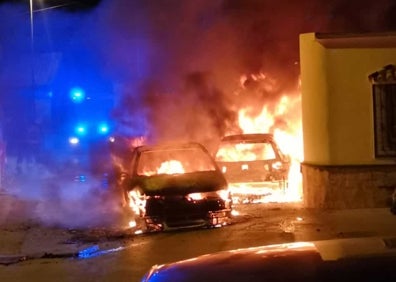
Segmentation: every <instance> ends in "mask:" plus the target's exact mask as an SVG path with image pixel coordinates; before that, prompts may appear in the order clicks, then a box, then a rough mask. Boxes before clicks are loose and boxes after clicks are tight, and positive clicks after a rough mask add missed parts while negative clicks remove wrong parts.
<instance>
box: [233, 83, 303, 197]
mask: <svg viewBox="0 0 396 282" xmlns="http://www.w3.org/2000/svg"><path fill="white" fill-rule="evenodd" d="M253 79H255V80H259V79H263V80H264V79H266V77H265V76H259V77H253ZM241 82H243V81H241ZM264 86H265V85H264ZM273 87H274V86H273V84H271V85H267V88H269V89H268V90H269V91H271V90H272V88H273ZM255 110H256V111H252V109H251V108H249V107H245V108H241V109H240V110H239V111H238V123H239V127H240V128H241V130H242V133H244V134H248V133H272V134H273V135H274V139H275V141H276V143H277V144H278V146H279V148H280V150H281V151H282V153H283V154H285V155H288V156H289V157H290V170H289V175H288V185H287V187H286V188H285V189H271V188H264V187H263V188H257V187H255V188H252V187H251V186H250V185H248V184H247V183H246V185H245V183H242V184H239V185H238V186H235V187H234V186H233V185H230V189H231V191H238V194H244V193H245V194H249V193H250V194H251V193H252V191H253V193H256V194H257V195H258V194H261V195H266V196H265V197H262V198H258V199H256V200H254V201H253V202H260V203H263V202H264V203H267V202H300V201H301V200H302V175H301V173H300V162H301V161H302V159H303V145H302V122H301V95H300V94H299V92H298V91H297V90H296V91H295V93H283V95H281V96H280V98H279V99H278V100H276V101H274V100H272V101H271V103H269V104H266V105H264V106H263V107H262V109H261V111H257V109H255ZM252 112H255V113H256V114H251V113H252ZM257 112H258V114H257ZM279 121H282V122H279ZM242 145H243V144H242ZM232 154H235V152H232ZM240 154H241V155H240V156H239V157H240V159H241V160H244V159H246V155H244V151H243V150H242V151H241V152H240ZM233 157H234V158H235V156H233ZM250 158H251V159H256V158H255V157H250ZM257 158H259V156H257Z"/></svg>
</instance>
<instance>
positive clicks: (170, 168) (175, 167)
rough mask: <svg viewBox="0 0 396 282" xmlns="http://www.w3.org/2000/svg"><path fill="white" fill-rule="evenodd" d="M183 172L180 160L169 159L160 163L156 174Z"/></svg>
mask: <svg viewBox="0 0 396 282" xmlns="http://www.w3.org/2000/svg"><path fill="white" fill-rule="evenodd" d="M177 173H184V168H183V165H182V163H181V162H179V161H175V160H171V161H166V162H163V163H162V164H161V166H160V167H159V169H158V174H177Z"/></svg>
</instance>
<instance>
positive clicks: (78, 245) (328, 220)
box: [0, 189, 396, 265]
mask: <svg viewBox="0 0 396 282" xmlns="http://www.w3.org/2000/svg"><path fill="white" fill-rule="evenodd" d="M0 203H1V204H0V265H10V264H14V263H18V262H20V261H25V260H30V259H37V258H61V257H78V256H85V255H89V254H90V253H95V252H98V251H103V250H106V249H111V248H113V247H114V246H115V245H117V246H119V245H120V242H121V243H122V241H124V242H125V244H127V242H130V241H131V240H133V237H134V236H135V235H134V234H131V233H129V232H126V231H125V229H122V228H120V227H119V226H118V227H114V226H111V225H107V224H104V225H90V224H87V221H84V220H83V221H81V222H82V223H83V225H78V224H77V223H78V222H79V221H78V219H80V220H81V218H83V216H82V215H81V214H80V216H79V210H78V205H77V204H76V202H73V204H72V203H71V202H68V203H67V207H68V209H65V208H62V209H57V210H54V209H52V210H51V209H50V208H48V207H49V206H45V205H44V206H43V203H41V202H40V201H38V200H37V199H32V198H21V197H20V196H18V197H17V196H16V195H15V193H11V192H10V191H7V190H5V189H0ZM61 204H62V203H61ZM57 205H58V206H59V203H58V204H57ZM94 205H97V202H94ZM70 206H72V207H71V210H72V211H73V210H75V212H76V213H73V212H71V210H70V209H69V208H70ZM43 207H44V209H43ZM58 208H59V207H58ZM88 208H89V206H88ZM253 209H256V210H257V209H258V208H255V207H253V208H252V209H251V210H252V211H253ZM290 209H293V211H298V213H300V214H303V215H304V220H305V225H303V224H302V225H301V226H304V228H305V229H306V230H307V231H304V232H305V234H308V233H309V232H311V233H312V234H314V235H315V236H316V237H318V236H317V235H318V234H319V233H321V234H320V236H321V238H327V237H331V236H336V237H338V238H350V237H369V236H382V237H395V238H396V216H395V215H393V214H392V213H391V212H390V210H389V208H375V209H349V210H310V209H305V208H304V207H302V205H301V204H299V205H282V204H278V205H277V206H272V207H271V213H272V214H277V216H278V217H279V218H282V213H283V214H284V215H286V214H290ZM38 210H41V212H40V213H38ZM55 211H56V212H58V213H59V212H61V213H62V217H66V215H67V213H70V216H69V217H71V218H72V219H73V220H74V221H68V222H67V224H62V222H60V221H57V220H54V219H57V217H56V216H55V215H56V212H55ZM93 212H97V211H93ZM255 213H256V214H257V215H260V213H262V211H255ZM293 214H295V213H293ZM43 215H45V217H43ZM51 216H52V217H51ZM79 217H80V218H79ZM99 217H101V218H103V214H100V215H99ZM44 219H45V220H44ZM48 219H51V220H48ZM89 220H91V221H89V222H94V220H92V217H90V218H89ZM296 220H298V219H296ZM71 222H74V223H75V224H71ZM312 222H320V223H321V225H318V224H316V225H313V224H311V223H312ZM63 223H64V222H63ZM318 226H325V228H318ZM305 229H304V230H305ZM285 232H293V231H288V230H285ZM316 237H315V238H316ZM304 238H305V237H304ZM307 238H310V237H307Z"/></svg>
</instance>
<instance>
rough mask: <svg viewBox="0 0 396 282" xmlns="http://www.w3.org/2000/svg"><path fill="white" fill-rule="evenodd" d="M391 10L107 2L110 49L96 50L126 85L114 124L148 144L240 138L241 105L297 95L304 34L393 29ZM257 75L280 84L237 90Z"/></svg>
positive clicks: (236, 1) (235, 0) (231, 1)
mask: <svg viewBox="0 0 396 282" xmlns="http://www.w3.org/2000/svg"><path fill="white" fill-rule="evenodd" d="M132 3H133V4H132ZM395 6H396V5H395V4H394V3H393V2H392V1H390V0H380V1H379V2H378V1H377V2H372V1H365V0H363V1H342V0H332V1H308V0H305V1H294V2H293V1H292V2H290V1H284V0H281V1H261V0H260V1H258V0H248V1H240V0H223V1H171V0H167V1H126V0H120V1H116V2H114V1H103V5H102V7H101V8H102V9H101V10H100V12H99V13H100V17H99V18H100V19H101V20H100V21H101V23H102V24H101V26H104V27H105V28H104V29H103V28H101V29H100V30H101V36H104V38H106V39H105V40H104V41H105V42H111V46H106V47H105V48H103V46H101V47H99V49H101V50H100V53H101V55H100V56H101V57H102V58H105V62H106V69H107V70H108V71H109V75H112V76H113V79H116V80H118V81H119V82H120V84H121V85H123V86H124V91H123V92H121V93H117V94H120V97H121V98H120V103H119V104H117V108H116V111H115V116H114V117H115V119H120V120H121V119H122V118H121V117H123V118H125V117H126V116H129V119H128V120H129V123H130V127H131V128H132V129H133V128H138V127H139V126H140V125H141V124H142V123H144V128H145V129H146V132H145V133H146V134H147V135H149V136H152V139H153V142H155V141H157V142H158V141H161V140H167V139H169V138H173V139H182V140H191V139H192V140H197V141H202V140H205V139H207V138H208V137H209V138H215V139H216V138H219V137H221V136H222V135H223V134H225V133H226V132H228V133H230V132H233V131H234V132H237V131H238V130H240V129H239V128H238V123H237V120H236V117H237V112H238V110H240V109H241V107H250V108H251V109H252V113H254V112H258V111H260V110H261V109H262V107H263V105H271V104H275V103H277V102H278V100H279V97H280V96H281V95H284V94H285V93H293V95H295V93H297V92H298V91H296V89H297V88H298V79H299V64H298V61H299V49H298V36H299V34H300V33H304V32H370V31H385V30H389V29H390V28H392V27H394V24H393V26H392V23H393V21H392V19H391V17H392V16H391V15H392V14H391V12H392V10H393V11H394V9H395ZM125 7H131V8H130V9H126V8H125ZM95 30H97V29H95ZM109 50H112V51H111V52H109ZM120 70H121V73H122V74H120ZM260 73H264V74H265V75H266V77H267V80H268V78H270V79H272V80H273V81H275V82H276V87H274V88H272V89H271V90H268V89H267V90H266V91H264V92H261V93H258V95H256V94H257V88H256V89H255V90H254V91H256V94H254V93H253V94H252V93H251V92H252V91H251V89H250V88H246V87H241V85H240V84H239V82H240V77H241V76H242V75H247V76H249V75H251V74H260ZM199 76H201V77H200V78H199V79H198V77H199ZM192 78H193V80H196V82H195V83H191V79H192ZM197 80H199V81H200V82H199V83H197ZM203 85H204V86H203ZM209 88H210V90H209ZM236 93H237V94H236ZM241 93H244V94H243V95H242V94H241ZM202 97H205V98H204V99H202ZM241 97H243V99H241ZM142 116H144V121H142V119H141V117H142Z"/></svg>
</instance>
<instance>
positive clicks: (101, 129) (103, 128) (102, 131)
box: [98, 123, 109, 134]
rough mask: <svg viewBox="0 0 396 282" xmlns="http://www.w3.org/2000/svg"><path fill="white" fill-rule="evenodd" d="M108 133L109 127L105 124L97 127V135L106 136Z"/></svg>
mask: <svg viewBox="0 0 396 282" xmlns="http://www.w3.org/2000/svg"><path fill="white" fill-rule="evenodd" d="M108 132H109V126H108V125H107V123H101V124H99V125H98V133H99V134H107V133H108Z"/></svg>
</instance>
